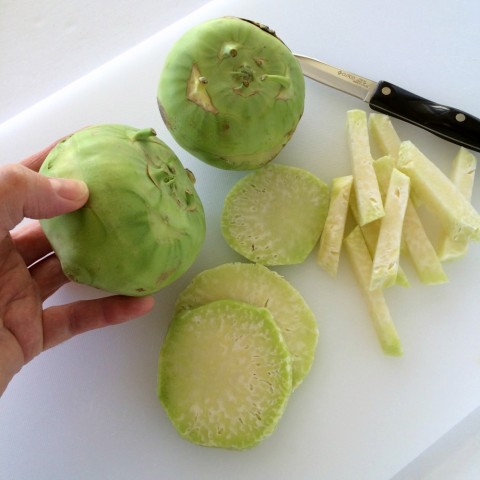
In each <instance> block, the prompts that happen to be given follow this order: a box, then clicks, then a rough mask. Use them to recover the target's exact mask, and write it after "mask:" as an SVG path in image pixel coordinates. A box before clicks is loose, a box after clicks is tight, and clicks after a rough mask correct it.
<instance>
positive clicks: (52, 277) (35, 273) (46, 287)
mask: <svg viewBox="0 0 480 480" xmlns="http://www.w3.org/2000/svg"><path fill="white" fill-rule="evenodd" d="M30 275H31V277H32V279H33V280H34V281H35V282H36V284H37V286H38V291H39V294H40V298H41V300H42V302H43V301H45V300H46V299H47V298H48V297H50V296H51V295H53V294H54V293H55V292H56V291H57V290H58V289H59V288H60V287H61V286H62V285H65V284H66V283H68V282H69V280H68V278H67V277H66V276H65V274H64V273H63V270H62V266H61V264H60V260H59V259H58V257H57V256H56V255H50V256H48V257H46V258H44V259H43V260H41V261H40V262H38V263H36V264H35V265H33V266H32V267H30Z"/></svg>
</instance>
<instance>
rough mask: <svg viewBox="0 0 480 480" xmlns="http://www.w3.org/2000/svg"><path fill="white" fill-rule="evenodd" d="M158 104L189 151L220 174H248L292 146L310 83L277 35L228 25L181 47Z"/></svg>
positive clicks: (239, 22) (202, 31)
mask: <svg viewBox="0 0 480 480" xmlns="http://www.w3.org/2000/svg"><path fill="white" fill-rule="evenodd" d="M157 98H158V104H159V108H160V112H161V114H162V117H163V119H164V121H165V124H166V126H167V128H168V129H169V131H170V133H171V134H172V136H173V137H174V138H175V140H176V141H177V142H178V144H179V145H180V146H182V147H183V148H184V149H185V150H187V151H189V152H190V153H192V154H193V155H195V156H196V157H198V158H200V159H201V160H203V161H205V162H207V163H209V164H211V165H214V166H216V167H220V168H224V169H234V170H249V169H254V168H257V167H260V166H262V165H264V164H266V163H268V162H269V161H270V160H272V159H273V158H274V157H275V156H276V155H277V154H278V153H279V152H280V150H281V149H282V148H283V147H284V146H285V144H286V143H287V142H288V141H289V139H290V138H291V136H292V134H293V133H294V131H295V129H296V127H297V124H298V122H299V120H300V118H301V116H302V114H303V107H304V98H305V82H304V78H303V74H302V71H301V69H300V66H299V64H298V62H297V60H296V59H295V57H294V55H293V54H292V52H291V51H290V50H289V49H288V48H287V47H286V46H285V44H284V43H282V41H281V40H279V39H278V37H276V36H275V33H274V32H272V31H271V30H270V29H268V28H267V27H265V26H263V25H258V24H256V23H253V22H250V21H247V20H243V19H240V18H235V17H223V18H218V19H214V20H210V21H207V22H205V23H202V24H200V25H197V26H196V27H193V28H192V29H191V30H189V31H187V32H186V33H185V34H184V35H183V36H182V37H181V38H180V39H179V40H178V41H177V42H176V43H175V45H174V46H173V48H172V50H171V51H170V53H169V55H168V57H167V59H166V61H165V64H164V67H163V71H162V73H161V77H160V81H159V85H158V96H157Z"/></svg>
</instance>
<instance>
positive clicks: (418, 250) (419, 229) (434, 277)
mask: <svg viewBox="0 0 480 480" xmlns="http://www.w3.org/2000/svg"><path fill="white" fill-rule="evenodd" d="M403 240H404V242H405V247H406V249H407V252H408V253H409V256H410V260H411V261H412V264H413V266H414V268H415V271H416V272H417V275H418V278H419V279H420V281H421V282H422V283H424V284H425V285H436V284H439V283H445V282H447V281H448V278H447V274H446V273H445V271H444V269H443V266H442V263H441V262H440V260H439V258H438V256H437V252H436V251H435V248H434V246H433V245H432V242H431V241H430V239H429V238H428V236H427V233H426V232H425V229H424V228H423V224H422V222H421V220H420V217H419V216H418V213H417V210H416V209H415V207H414V205H413V202H412V201H411V200H410V201H409V202H408V205H407V211H406V213H405V219H404V221H403Z"/></svg>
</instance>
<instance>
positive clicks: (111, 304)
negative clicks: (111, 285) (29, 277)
mask: <svg viewBox="0 0 480 480" xmlns="http://www.w3.org/2000/svg"><path fill="white" fill-rule="evenodd" d="M153 304H154V299H153V297H124V296H120V295H118V296H113V297H104V298H100V299H95V300H81V301H78V302H74V303H71V304H68V305H62V306H55V307H50V308H47V309H46V310H45V311H44V314H43V341H44V345H43V348H44V350H46V349H47V348H51V347H54V346H55V345H58V344H59V343H61V342H64V341H66V340H69V339H70V338H72V337H73V336H75V335H78V334H80V333H84V332H87V331H89V330H93V329H96V328H102V327H106V326H108V325H116V324H119V323H123V322H126V321H128V320H131V319H133V318H136V317H140V316H142V315H144V314H146V313H147V312H149V311H150V310H151V309H152V307H153Z"/></svg>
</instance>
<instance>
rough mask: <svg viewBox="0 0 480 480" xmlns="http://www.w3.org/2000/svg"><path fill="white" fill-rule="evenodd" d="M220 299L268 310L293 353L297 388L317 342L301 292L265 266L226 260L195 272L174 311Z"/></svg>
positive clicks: (310, 360)
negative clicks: (223, 262) (196, 273)
mask: <svg viewBox="0 0 480 480" xmlns="http://www.w3.org/2000/svg"><path fill="white" fill-rule="evenodd" d="M221 299H232V300H239V301H243V302H246V303H249V304H251V305H255V306H257V307H265V308H267V309H268V310H269V311H270V313H271V314H272V315H273V318H274V320H275V322H276V324H277V325H278V326H279V327H280V330H281V332H282V335H283V337H284V339H285V342H286V344H287V347H288V350H289V351H290V353H291V355H292V362H293V363H292V385H293V388H296V387H297V386H298V385H299V384H300V383H301V382H302V381H303V379H304V378H305V376H306V375H307V373H308V372H309V371H310V368H311V365H312V362H313V359H314V355H315V349H316V346H317V342H318V327H317V322H316V319H315V316H314V314H313V312H312V311H311V309H310V308H309V307H308V305H307V304H306V303H305V300H304V299H303V297H302V296H301V295H300V293H299V292H298V291H297V290H296V289H295V288H294V287H293V286H292V285H291V284H290V283H289V282H287V280H285V279H284V278H283V277H281V276H280V275H279V274H278V273H276V272H274V271H272V270H270V269H268V268H267V267H264V266H262V265H259V264H249V263H227V264H224V265H220V266H218V267H215V268H212V269H209V270H205V271H203V272H201V273H200V274H198V275H197V276H196V277H195V278H194V279H193V280H192V282H190V284H189V285H188V286H187V287H186V288H185V290H184V291H183V292H182V293H181V294H180V296H179V297H178V300H177V304H176V308H175V312H176V313H180V312H182V311H185V310H189V309H191V308H195V307H197V306H200V305H204V304H207V303H209V302H212V301H215V300H221Z"/></svg>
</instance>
